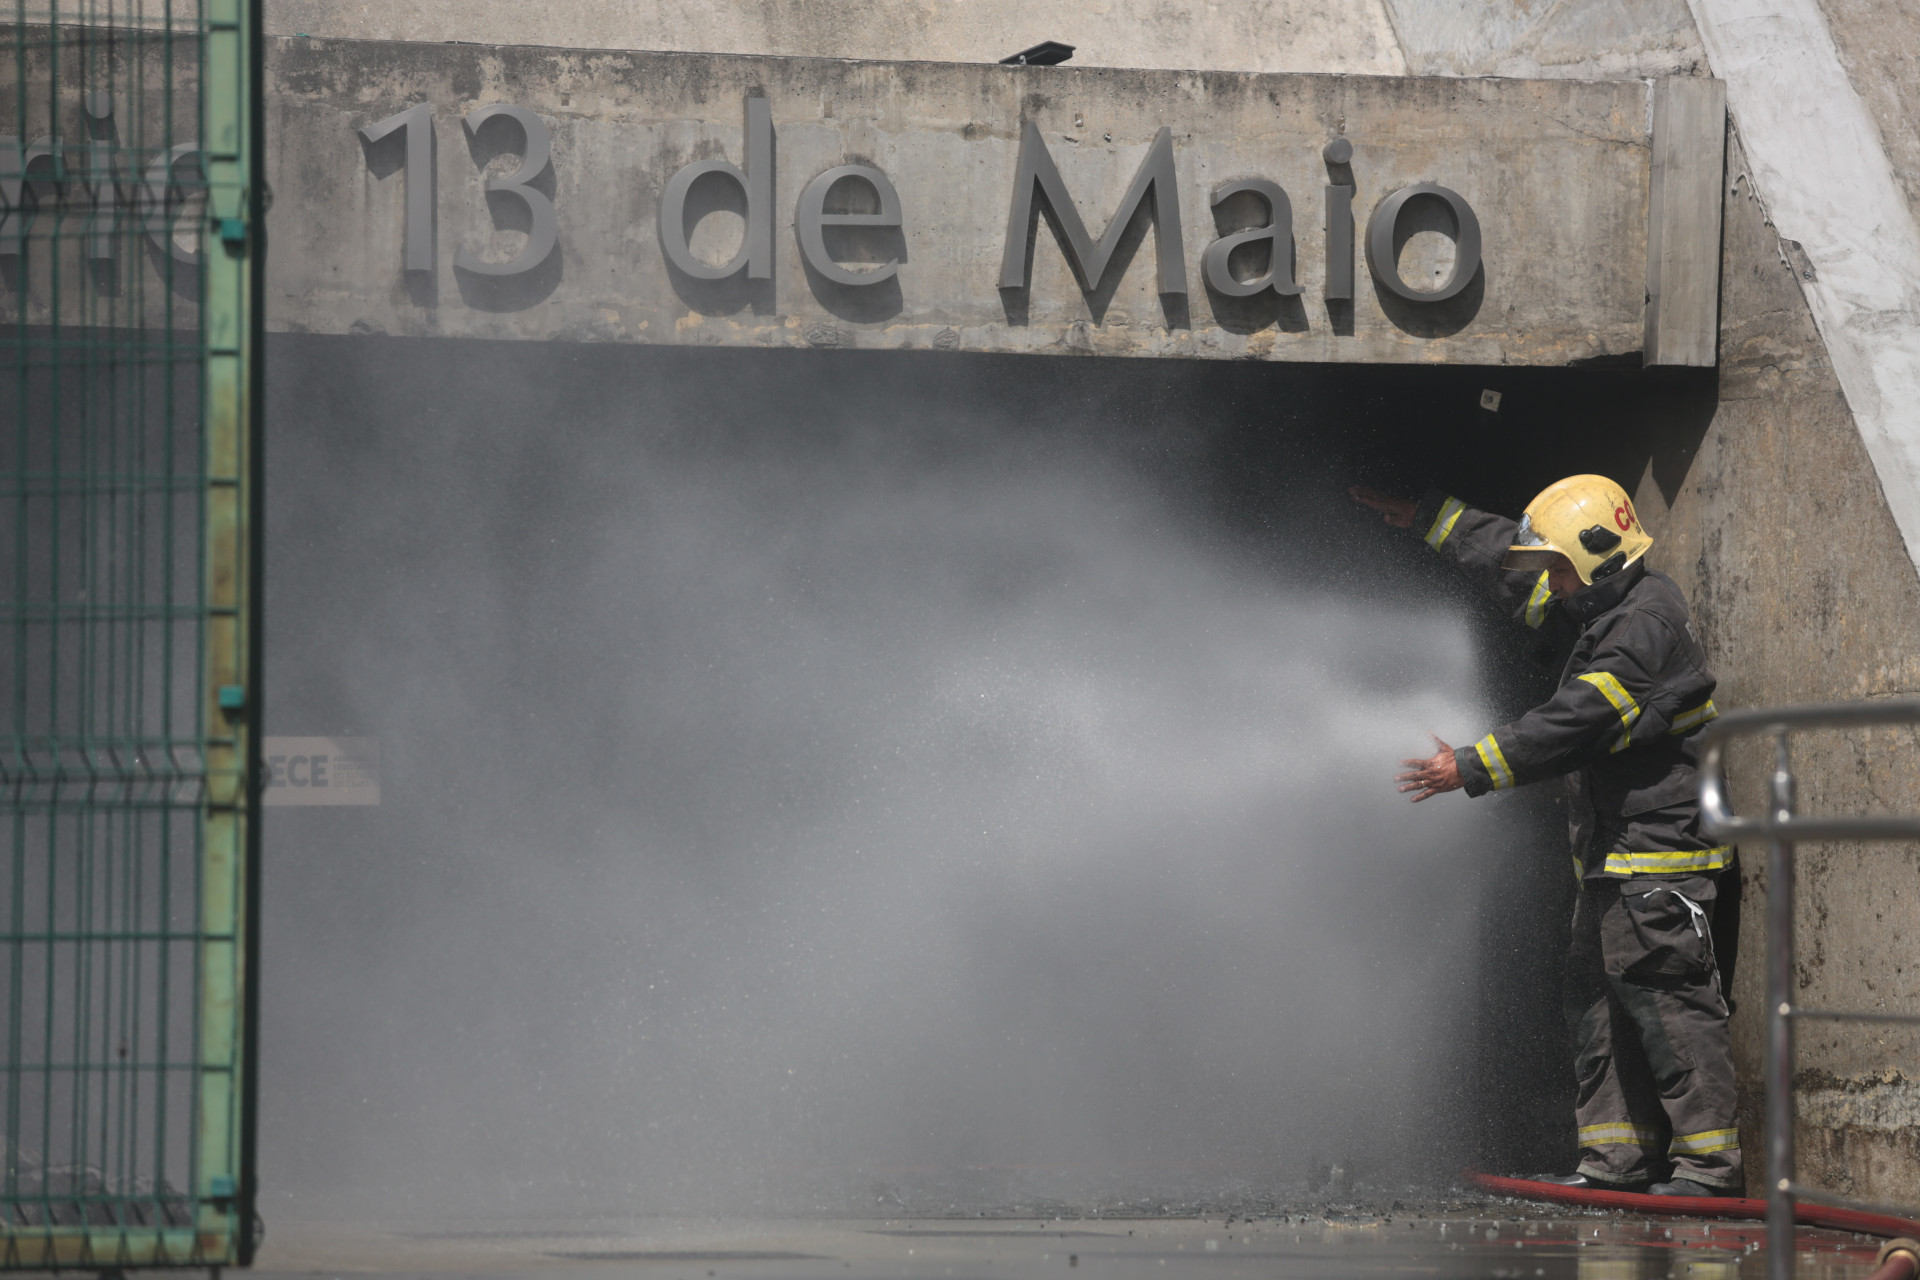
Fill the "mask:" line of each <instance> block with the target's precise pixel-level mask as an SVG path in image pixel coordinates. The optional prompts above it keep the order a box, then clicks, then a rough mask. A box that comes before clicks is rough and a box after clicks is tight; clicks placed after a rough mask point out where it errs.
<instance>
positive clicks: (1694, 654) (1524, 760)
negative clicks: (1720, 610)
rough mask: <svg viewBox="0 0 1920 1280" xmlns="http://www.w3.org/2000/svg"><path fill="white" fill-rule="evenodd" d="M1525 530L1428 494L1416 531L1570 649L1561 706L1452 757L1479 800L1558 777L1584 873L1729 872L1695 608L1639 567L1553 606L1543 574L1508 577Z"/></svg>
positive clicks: (1710, 684)
mask: <svg viewBox="0 0 1920 1280" xmlns="http://www.w3.org/2000/svg"><path fill="white" fill-rule="evenodd" d="M1516 528H1517V525H1516V523H1515V522H1514V521H1512V520H1508V519H1506V518H1505V517H1503V516H1496V515H1491V514H1489V513H1487V512H1484V511H1476V510H1474V509H1473V508H1472V507H1469V506H1467V505H1465V504H1464V503H1462V502H1460V501H1459V500H1458V499H1456V498H1451V497H1448V496H1446V495H1445V494H1443V493H1440V492H1438V491H1429V492H1428V493H1427V495H1426V497H1425V498H1424V499H1422V501H1421V503H1420V506H1419V509H1418V510H1417V511H1416V512H1415V514H1414V522H1413V531H1414V533H1416V534H1418V535H1420V536H1422V537H1424V538H1425V540H1426V542H1427V545H1428V546H1430V547H1432V548H1433V549H1434V550H1435V551H1437V552H1439V553H1440V554H1441V555H1442V556H1445V557H1446V558H1447V559H1448V560H1450V561H1452V562H1453V564H1454V565H1456V566H1457V567H1458V568H1459V569H1460V570H1461V571H1462V572H1464V573H1465V574H1467V576H1468V577H1470V578H1472V579H1474V580H1475V581H1476V582H1478V583H1480V584H1481V585H1482V586H1483V587H1485V588H1486V589H1487V590H1489V591H1491V592H1492V593H1493V594H1494V595H1495V596H1496V597H1497V598H1499V599H1501V600H1502V601H1504V602H1506V603H1508V604H1510V605H1511V606H1512V608H1513V610H1514V616H1515V618H1516V619H1517V620H1518V621H1520V622H1522V623H1524V624H1525V625H1527V626H1529V627H1533V628H1536V629H1541V628H1544V629H1547V630H1549V631H1554V632H1558V633H1559V635H1558V636H1557V637H1555V638H1557V639H1559V640H1560V641H1561V642H1562V643H1570V644H1571V646H1572V652H1571V653H1570V655H1569V656H1568V658H1567V662H1566V666H1565V668H1564V669H1563V670H1562V671H1561V674H1560V688H1559V691H1558V692H1556V693H1555V694H1554V696H1553V697H1552V698H1550V699H1548V700H1547V701H1546V702H1544V703H1542V704H1541V705H1540V706H1537V707H1535V708H1534V709H1533V710H1531V711H1529V712H1527V713H1526V714H1525V715H1523V716H1521V717H1520V718H1519V719H1518V720H1515V721H1514V722H1512V723H1511V724H1505V725H1502V726H1500V727H1499V728H1497V729H1495V730H1494V731H1493V732H1492V733H1489V734H1488V735H1487V736H1486V737H1484V738H1482V739H1480V741H1478V742H1476V743H1474V744H1473V745H1472V746H1470V747H1460V748H1457V749H1456V750H1455V751H1454V759H1455V761H1456V762H1457V763H1458V764H1459V767H1460V777H1461V779H1462V780H1463V781H1464V782H1465V784H1466V792H1467V794H1468V795H1471V796H1478V795H1484V794H1486V793H1487V792H1489V791H1501V790H1505V789H1506V788H1508V787H1517V786H1522V785H1524V784H1526V783H1529V782H1539V781H1542V780H1544V779H1547V778H1555V777H1564V778H1565V779H1566V786H1567V803H1568V825H1569V829H1570V834H1571V835H1572V837H1573V856H1574V861H1575V865H1576V873H1577V874H1579V875H1581V876H1583V877H1605V878H1609V879H1632V878H1636V877H1644V876H1673V875H1701V874H1703V873H1712V872H1716V871H1719V870H1721V869H1723V868H1724V867H1726V866H1727V865H1728V863H1729V862H1730V861H1731V858H1732V850H1731V848H1729V847H1727V846H1715V845H1713V844H1712V843H1711V842H1710V841H1709V840H1707V839H1705V838H1704V837H1703V836H1702V833H1701V826H1700V800H1699V779H1698V765H1699V748H1698V742H1697V739H1698V737H1699V731H1700V728H1701V726H1703V725H1705V724H1706V723H1707V722H1708V721H1710V720H1712V719H1713V718H1714V717H1715V716H1717V715H1718V714H1719V713H1718V712H1717V711H1715V710H1714V706H1713V689H1714V678H1713V672H1712V671H1710V670H1708V669H1707V661H1706V653H1705V651H1704V650H1703V649H1702V648H1701V646H1700V640H1699V637H1698V636H1697V635H1696V634H1695V632H1694V629H1693V623H1692V621H1691V620H1690V619H1689V617H1688V616H1687V602H1686V599H1685V597H1684V596H1682V595H1681V593H1680V589H1679V588H1678V587H1676V586H1675V585H1674V584H1673V581H1672V580H1671V579H1670V578H1668V577H1667V576H1666V575H1665V574H1662V573H1656V572H1654V571H1653V570H1650V569H1648V568H1646V567H1645V565H1643V564H1640V563H1635V564H1632V565H1629V566H1627V568H1625V569H1623V570H1621V571H1620V572H1619V573H1617V574H1615V575H1614V576H1613V577H1611V578H1604V579H1602V580H1601V581H1599V582H1597V583H1595V584H1593V585H1592V586H1590V587H1587V588H1585V589H1583V590H1581V591H1580V592H1579V593H1578V594H1576V595H1575V596H1573V597H1572V598H1571V599H1568V600H1556V599H1555V598H1554V596H1553V594H1552V593H1551V592H1550V591H1548V590H1547V575H1546V574H1545V573H1526V572H1519V571H1515V570H1509V569H1505V568H1502V567H1501V565H1502V561H1503V560H1504V559H1505V557H1506V553H1507V548H1508V547H1510V546H1512V545H1513V537H1514V532H1515V529H1516Z"/></svg>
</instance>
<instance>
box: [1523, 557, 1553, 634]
mask: <svg viewBox="0 0 1920 1280" xmlns="http://www.w3.org/2000/svg"><path fill="white" fill-rule="evenodd" d="M1552 603H1553V592H1551V591H1549V590H1547V572H1546V570H1544V569H1542V570H1541V571H1540V581H1538V582H1536V583H1534V584H1533V594H1532V595H1530V596H1528V597H1527V625H1528V626H1530V627H1538V626H1539V625H1540V624H1541V623H1543V622H1545V621H1546V620H1547V606H1548V605H1550V604H1552Z"/></svg>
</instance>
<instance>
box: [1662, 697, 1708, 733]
mask: <svg viewBox="0 0 1920 1280" xmlns="http://www.w3.org/2000/svg"><path fill="white" fill-rule="evenodd" d="M1719 718H1720V709H1719V708H1718V707H1716V706H1714V705H1713V699H1712V698H1708V699H1707V700H1706V701H1705V702H1703V703H1701V704H1700V705H1699V706H1697V707H1693V708H1691V709H1689V710H1686V711H1682V712H1681V713H1680V714H1679V715H1677V716H1675V717H1674V718H1673V727H1672V728H1671V729H1668V730H1667V732H1668V733H1687V732H1689V731H1691V730H1694V729H1698V728H1699V727H1700V726H1701V725H1703V724H1705V723H1707V721H1709V720H1718V719H1719Z"/></svg>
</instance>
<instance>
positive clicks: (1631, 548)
mask: <svg viewBox="0 0 1920 1280" xmlns="http://www.w3.org/2000/svg"><path fill="white" fill-rule="evenodd" d="M1513 541H1514V545H1513V546H1511V547H1508V548H1507V558H1506V567H1507V568H1509V569H1520V570H1525V571H1529V572H1530V571H1534V570H1539V569H1545V568H1547V567H1548V566H1549V565H1550V564H1552V563H1553V557H1554V556H1555V555H1556V554H1557V555H1563V556H1565V557H1566V558H1567V559H1569V560H1571V561H1573V567H1574V570H1575V571H1576V572H1577V573H1579V575H1580V581H1582V582H1584V583H1586V584H1588V585H1589V586H1591V585H1592V584H1593V582H1594V580H1595V579H1597V578H1608V577H1612V576H1613V575H1614V574H1616V573H1618V572H1620V570H1622V569H1624V568H1626V567H1627V566H1628V565H1630V564H1632V563H1633V562H1634V561H1635V560H1638V559H1639V558H1640V557H1641V556H1643V555H1645V554H1647V548H1649V547H1651V546H1652V545H1653V539H1652V538H1650V537H1648V536H1647V531H1646V529H1644V528H1643V527H1641V524H1640V517H1639V516H1638V515H1637V514H1635V512H1634V510H1633V499H1632V498H1629V497H1628V496H1627V491H1626V490H1625V489H1622V488H1621V487H1620V486H1619V485H1617V484H1615V483H1614V482H1613V481H1611V480H1609V479H1607V478H1606V477H1605V476H1568V477H1567V478H1566V479H1565V480H1561V481H1558V482H1557V483H1554V484H1550V485H1548V486H1547V487H1546V488H1545V489H1542V490H1541V491H1540V495H1539V496H1538V497H1536V498H1535V499H1534V500H1533V501H1532V502H1529V503H1528V504H1527V513H1526V514H1525V515H1523V516H1521V517H1520V529H1519V531H1518V532H1517V533H1515V534H1514V539H1513Z"/></svg>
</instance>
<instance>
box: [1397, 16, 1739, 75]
mask: <svg viewBox="0 0 1920 1280" xmlns="http://www.w3.org/2000/svg"><path fill="white" fill-rule="evenodd" d="M1387 11H1388V14H1389V15H1390V16H1391V18H1392V20H1393V29H1394V34H1395V35H1396V36H1397V37H1398V38H1399V42H1400V51H1401V54H1402V56H1403V57H1405V59H1406V62H1407V70H1408V71H1410V72H1411V73H1412V74H1414V75H1417V76H1526V77H1532V78H1540V77H1553V76H1570V77H1578V78H1582V79H1611V78H1616V77H1622V76H1646V77H1649V78H1658V77H1661V76H1684V75H1705V74H1706V55H1705V54H1704V53H1703V52H1702V51H1701V48H1700V37H1699V35H1698V34H1697V33H1696V32H1695V31H1694V26H1693V17H1692V15H1691V14H1689V13H1688V12H1687V5H1686V0H1561V2H1560V3H1551V2H1549V0H1506V2H1505V3H1499V4H1486V3H1480V2H1477V0H1387Z"/></svg>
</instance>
